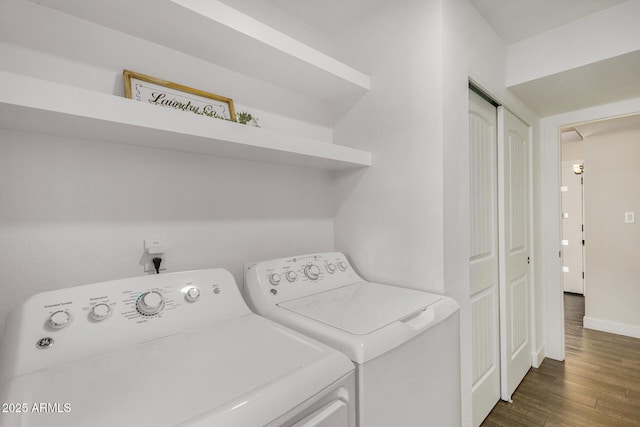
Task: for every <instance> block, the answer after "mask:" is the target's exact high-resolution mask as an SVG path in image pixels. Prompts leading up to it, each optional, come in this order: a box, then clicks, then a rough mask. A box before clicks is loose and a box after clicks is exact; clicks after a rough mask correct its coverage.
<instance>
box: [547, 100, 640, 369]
mask: <svg viewBox="0 0 640 427" xmlns="http://www.w3.org/2000/svg"><path fill="white" fill-rule="evenodd" d="M631 114H640V98H636V99H631V100H627V101H622V102H617V103H613V104H607V105H601V106H598V107H592V108H587V109H584V110H578V111H571V112H568V113H563V114H558V115H555V116H550V117H545V118H543V119H541V120H540V141H539V144H537V152H536V156H537V159H538V162H534V167H536V172H537V174H538V176H539V185H540V189H539V192H540V221H539V224H540V230H539V233H538V235H539V236H540V252H539V256H538V258H539V260H538V261H539V262H540V270H539V272H540V273H541V274H540V279H541V283H542V286H543V308H544V325H543V327H544V347H545V348H544V353H545V355H546V356H547V357H549V358H551V359H555V360H564V358H565V351H564V346H565V342H564V292H563V289H562V262H561V261H562V259H561V258H560V257H559V256H558V253H559V251H560V250H561V246H560V244H561V240H562V218H561V217H562V215H561V213H562V204H561V202H560V186H561V180H560V176H561V168H562V156H561V151H560V150H561V148H562V147H561V142H560V129H561V128H566V127H571V126H575V125H577V124H580V123H585V122H592V121H597V120H604V119H612V118H616V117H622V116H628V115H631Z"/></svg>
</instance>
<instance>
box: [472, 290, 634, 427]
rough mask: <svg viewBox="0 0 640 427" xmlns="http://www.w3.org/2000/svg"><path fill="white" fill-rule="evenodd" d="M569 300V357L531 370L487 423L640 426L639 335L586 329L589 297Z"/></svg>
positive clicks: (567, 296) (568, 296)
mask: <svg viewBox="0 0 640 427" xmlns="http://www.w3.org/2000/svg"><path fill="white" fill-rule="evenodd" d="M564 303H565V345H566V352H565V361H564V362H558V361H556V360H551V359H545V360H544V362H542V365H541V366H540V368H538V369H531V370H530V371H529V372H528V373H527V375H526V377H525V378H524V380H523V381H522V383H521V384H520V386H519V387H518V389H517V390H516V391H515V393H514V394H513V396H512V399H513V403H507V402H503V401H499V402H498V403H497V404H496V406H495V407H494V408H493V410H492V411H491V413H490V414H489V416H488V417H487V418H486V419H485V420H484V422H483V423H482V426H485V427H493V426H506V427H514V426H607V427H614V426H625V427H626V426H629V427H630V426H640V339H635V338H628V337H624V336H621V335H614V334H608V333H606V332H599V331H593V330H589V329H584V328H583V327H582V317H583V316H584V298H583V297H582V296H580V295H573V294H565V297H564Z"/></svg>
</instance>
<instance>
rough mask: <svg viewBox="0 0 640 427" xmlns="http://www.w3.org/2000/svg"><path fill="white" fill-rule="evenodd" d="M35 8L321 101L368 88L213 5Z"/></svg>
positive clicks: (344, 68) (201, 0) (201, 1)
mask: <svg viewBox="0 0 640 427" xmlns="http://www.w3.org/2000/svg"><path fill="white" fill-rule="evenodd" d="M34 1H35V0H34ZM37 3H40V4H43V5H45V6H48V7H51V8H53V9H57V10H60V11H62V12H65V13H68V14H70V15H73V16H77V17H79V18H83V19H86V20H88V21H91V22H94V23H97V24H100V25H102V26H105V27H107V28H112V29H115V30H118V31H121V32H124V33H126V34H130V35H133V36H136V37H139V38H142V39H145V40H148V41H151V42H154V43H157V44H160V45H162V46H166V47H168V48H171V49H174V50H177V51H179V52H184V53H187V54H189V55H192V56H195V57H197V58H200V59H203V60H205V61H207V62H210V63H213V64H217V65H220V66H222V67H225V68H228V69H231V70H234V71H237V72H239V73H242V74H244V75H247V76H251V77H254V78H257V79H259V80H262V81H265V82H268V83H271V84H274V85H276V86H279V87H282V88H285V89H290V90H293V91H296V92H299V93H302V94H305V95H308V96H311V97H313V98H316V99H320V100H323V101H327V102H333V101H336V100H339V99H342V98H345V97H353V96H358V95H362V94H364V93H365V92H366V91H367V90H369V88H370V79H369V76H367V75H365V74H363V73H361V72H360V71H358V70H355V69H353V68H352V67H350V66H348V65H346V64H344V63H342V62H339V61H337V60H336V59H334V58H332V57H330V56H329V55H326V54H324V53H322V52H320V51H318V50H316V49H314V48H312V47H310V46H308V45H305V44H303V43H301V42H299V41H297V40H295V39H294V38H292V37H289V36H287V35H286V34H283V33H282V32H280V31H278V30H276V29H274V28H272V27H270V26H268V25H265V24H264V23H262V22H260V21H258V20H256V19H254V18H252V17H251V16H249V15H246V14H245V13H242V12H240V11H238V10H236V9H234V8H232V7H230V6H228V5H226V4H224V3H222V2H220V1H218V0H136V1H131V0H109V1H102V2H91V5H90V6H88V5H87V1H86V0H37ZM159 77H162V76H159Z"/></svg>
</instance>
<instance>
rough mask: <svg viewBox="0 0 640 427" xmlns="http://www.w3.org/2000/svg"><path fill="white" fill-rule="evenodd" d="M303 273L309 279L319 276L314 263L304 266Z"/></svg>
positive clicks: (318, 269) (317, 268)
mask: <svg viewBox="0 0 640 427" xmlns="http://www.w3.org/2000/svg"><path fill="white" fill-rule="evenodd" d="M304 275H305V276H307V277H308V278H309V279H311V280H318V277H320V268H319V267H318V266H317V265H315V264H309V265H307V266H306V267H305V268H304Z"/></svg>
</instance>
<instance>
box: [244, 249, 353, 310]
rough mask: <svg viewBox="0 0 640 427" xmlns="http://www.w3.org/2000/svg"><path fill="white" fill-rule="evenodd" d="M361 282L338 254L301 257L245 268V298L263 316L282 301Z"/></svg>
mask: <svg viewBox="0 0 640 427" xmlns="http://www.w3.org/2000/svg"><path fill="white" fill-rule="evenodd" d="M283 278H286V280H284V279H283ZM361 281H362V279H361V278H360V277H359V276H358V275H357V274H356V273H355V271H353V268H351V266H350V265H349V261H347V258H346V257H345V256H344V254H342V253H340V252H329V253H319V254H310V255H301V256H296V257H289V258H281V259H275V260H271V261H263V262H258V263H254V264H247V265H245V288H244V297H245V300H246V301H247V303H248V304H249V306H251V308H252V309H253V310H254V311H256V312H257V313H259V314H261V315H263V316H264V315H267V314H268V313H269V312H271V310H272V309H273V307H275V306H276V305H277V304H279V303H281V302H284V301H289V300H292V299H295V298H300V297H304V296H307V295H311V294H315V293H318V292H322V291H325V290H329V289H334V288H337V287H341V286H346V285H350V284H352V283H356V282H361Z"/></svg>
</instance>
